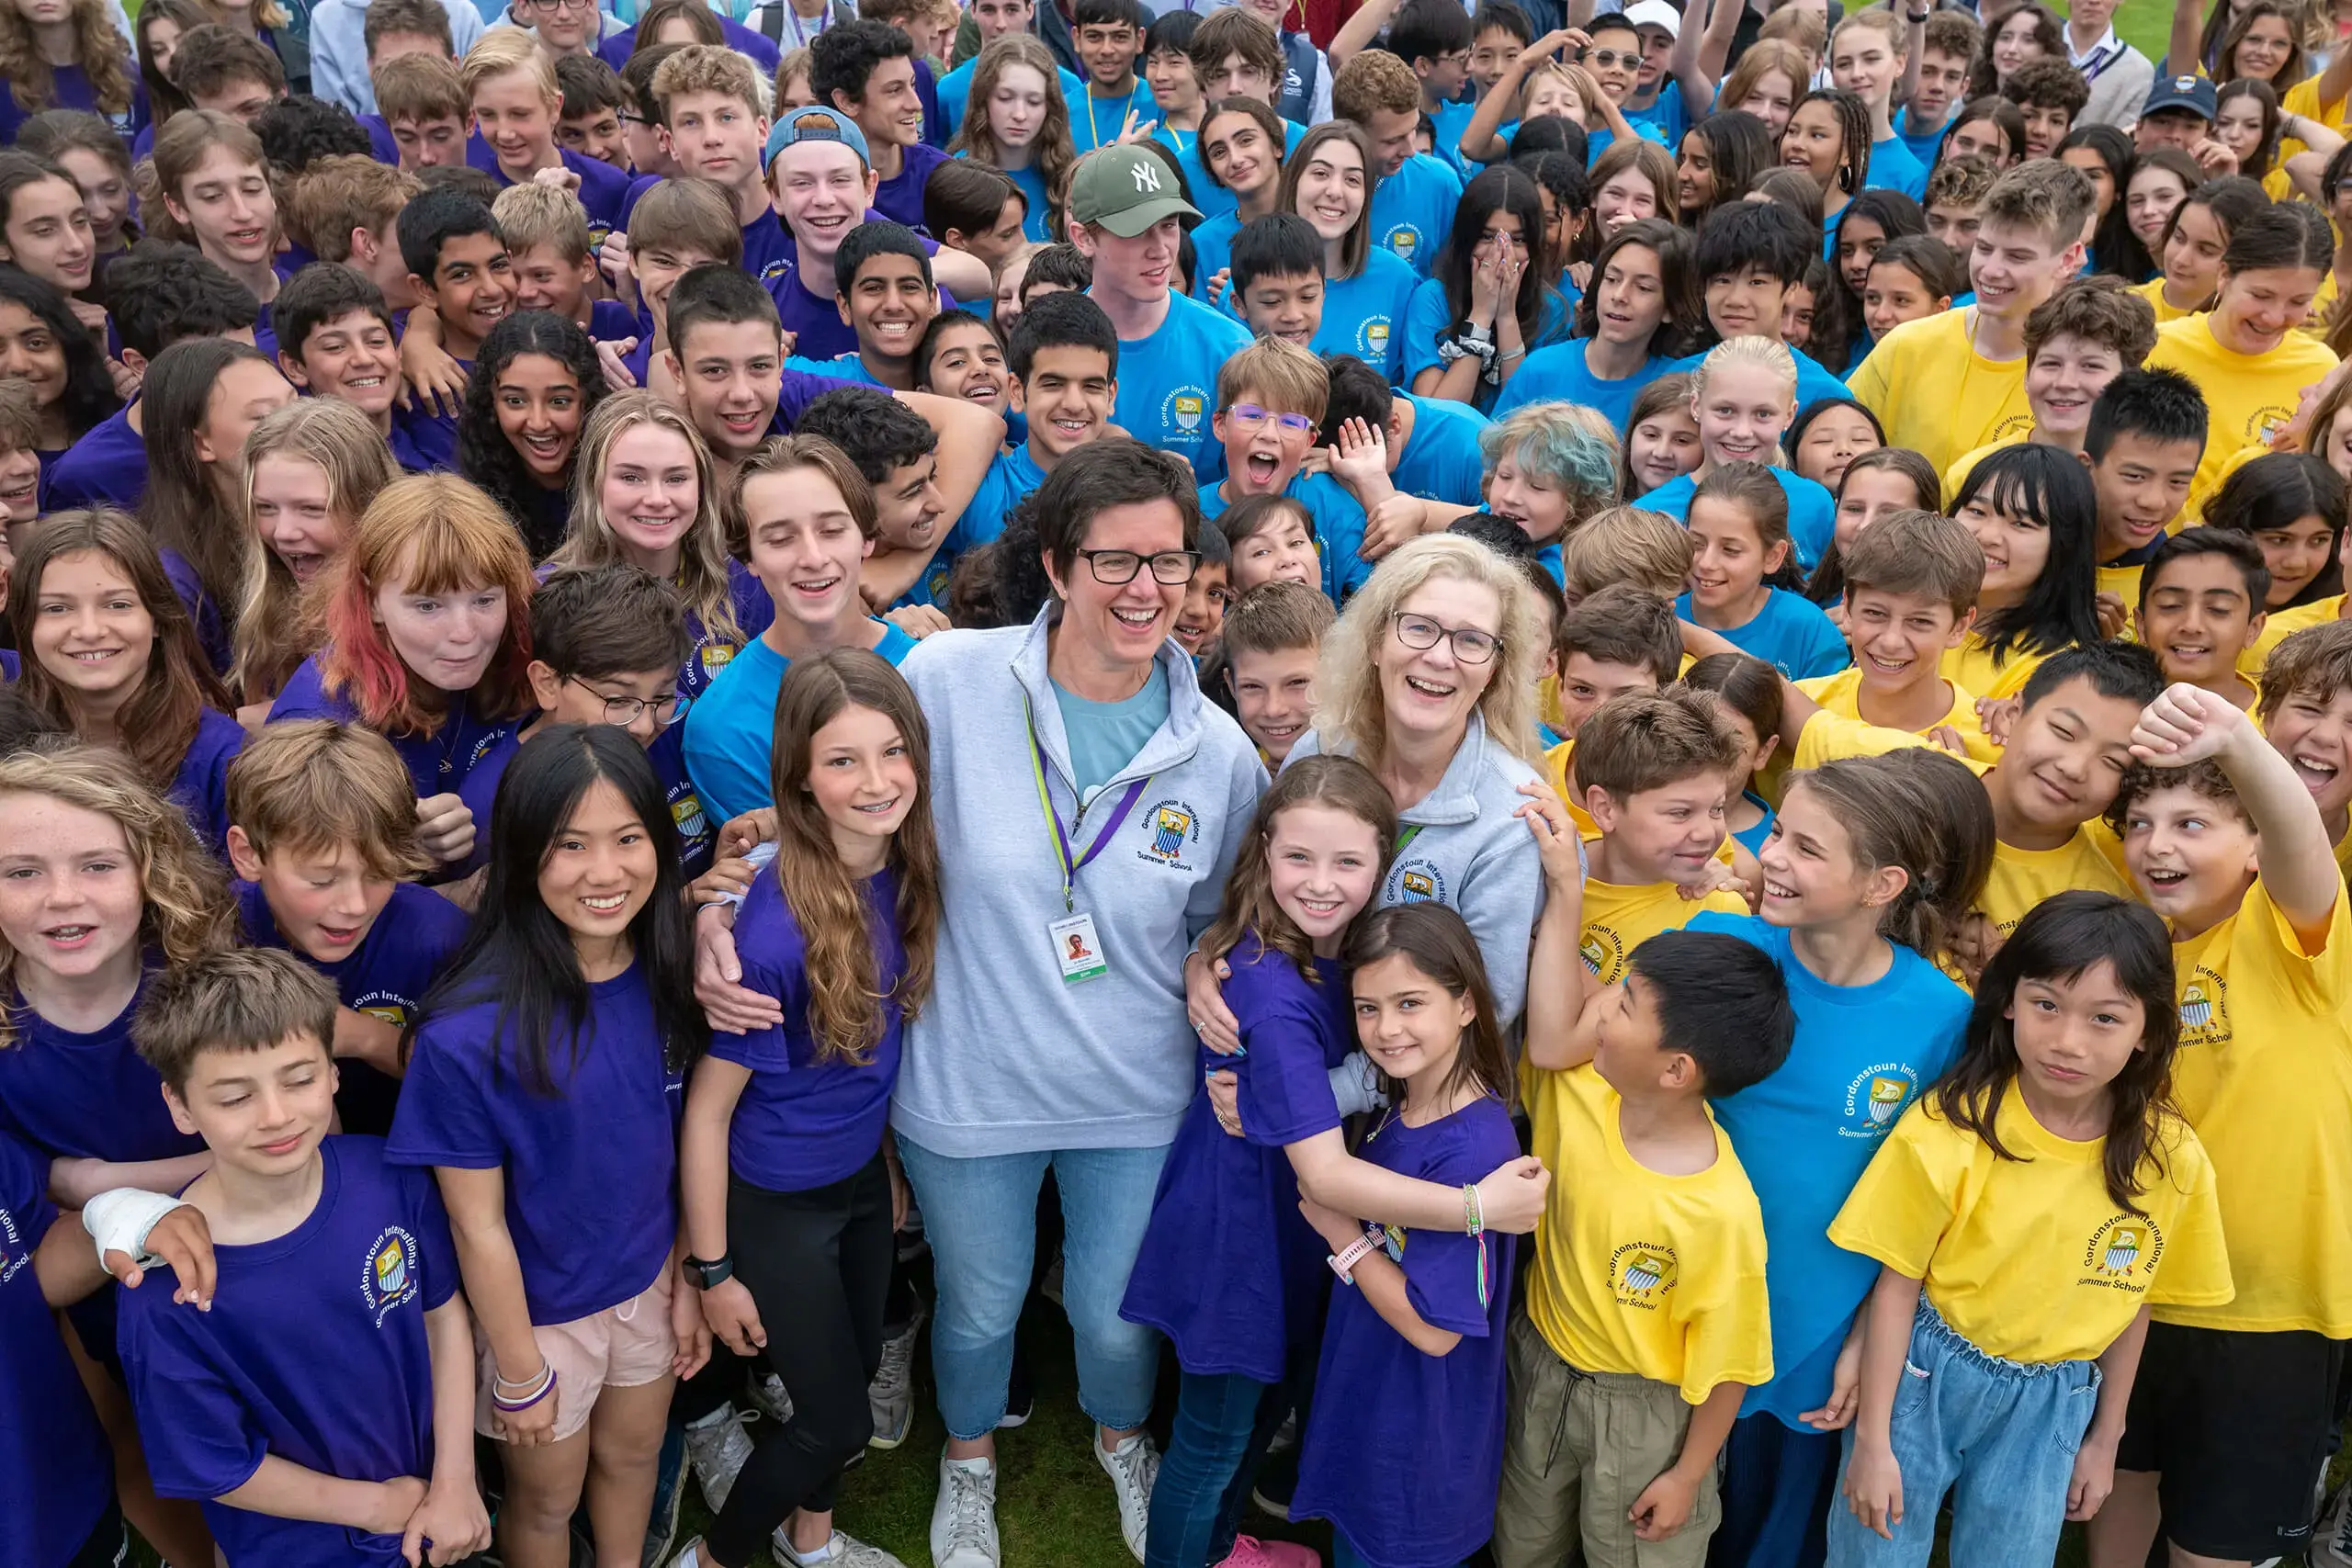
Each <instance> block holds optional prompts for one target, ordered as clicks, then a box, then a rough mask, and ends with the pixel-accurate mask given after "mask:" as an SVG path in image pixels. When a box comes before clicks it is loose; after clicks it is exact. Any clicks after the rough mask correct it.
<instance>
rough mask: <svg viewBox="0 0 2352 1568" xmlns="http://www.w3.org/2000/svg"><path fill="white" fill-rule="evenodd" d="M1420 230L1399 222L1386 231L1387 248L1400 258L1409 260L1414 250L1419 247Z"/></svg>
mask: <svg viewBox="0 0 2352 1568" xmlns="http://www.w3.org/2000/svg"><path fill="white" fill-rule="evenodd" d="M1420 243H1421V235H1420V231H1419V230H1417V229H1414V228H1411V227H1408V226H1407V225H1404V224H1399V225H1397V227H1396V228H1394V229H1391V230H1389V231H1388V248H1389V249H1390V250H1392V251H1395V252H1396V253H1397V256H1398V257H1399V258H1401V259H1402V260H1405V261H1411V260H1412V259H1413V253H1414V251H1416V250H1418V249H1419V247H1420Z"/></svg>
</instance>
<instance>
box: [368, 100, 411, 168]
mask: <svg viewBox="0 0 2352 1568" xmlns="http://www.w3.org/2000/svg"><path fill="white" fill-rule="evenodd" d="M359 124H360V128H361V129H362V130H366V131H367V132H368V152H370V153H372V154H373V155H374V156H375V159H376V162H378V163H379V164H390V165H391V166H392V167H393V168H395V169H397V168H399V167H400V166H401V144H400V142H399V141H396V140H395V139H394V138H393V136H392V128H391V126H390V123H388V122H387V121H386V120H385V118H384V117H383V116H382V115H379V114H363V115H361V116H360V117H359Z"/></svg>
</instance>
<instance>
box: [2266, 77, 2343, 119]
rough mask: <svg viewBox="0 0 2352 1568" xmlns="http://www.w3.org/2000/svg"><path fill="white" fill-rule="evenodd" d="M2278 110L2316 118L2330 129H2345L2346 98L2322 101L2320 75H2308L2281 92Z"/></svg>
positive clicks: (2282, 112) (2307, 117)
mask: <svg viewBox="0 0 2352 1568" xmlns="http://www.w3.org/2000/svg"><path fill="white" fill-rule="evenodd" d="M2278 112H2279V113H2280V114H2281V115H2298V114H2299V115H2301V116H2302V117H2304V118H2306V119H2315V120H2317V121H2319V122H2320V124H2322V125H2324V126H2325V127H2327V128H2328V129H2329V130H2334V131H2338V132H2340V131H2342V130H2343V129H2344V100H2343V99H2342V98H2338V99H2336V100H2335V102H2334V103H2332V104H2323V103H2321V102H2320V101H2319V77H2318V76H2316V75H2311V76H2306V77H2304V78H2303V79H2302V80H2301V81H2300V82H2298V83H2296V84H2295V85H2293V86H2291V87H2290V88H2288V89H2287V90H2286V91H2285V92H2283V93H2281V94H2279V95H2278Z"/></svg>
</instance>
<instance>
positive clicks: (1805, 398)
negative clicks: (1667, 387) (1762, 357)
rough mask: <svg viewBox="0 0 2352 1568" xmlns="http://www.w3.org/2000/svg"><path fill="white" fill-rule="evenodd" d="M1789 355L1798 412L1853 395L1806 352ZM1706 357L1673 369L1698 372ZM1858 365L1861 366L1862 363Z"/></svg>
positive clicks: (1696, 357) (1794, 350)
mask: <svg viewBox="0 0 2352 1568" xmlns="http://www.w3.org/2000/svg"><path fill="white" fill-rule="evenodd" d="M1782 346H1784V347H1785V346H1786V345H1785V344H1783V345H1782ZM1789 355H1790V357H1791V358H1792V359H1794V360H1795V361H1796V366H1797V412H1799V413H1803V412H1804V411H1805V410H1807V409H1809V408H1811V407H1812V406H1813V405H1814V404H1815V403H1816V402H1819V401H1820V400H1822V399H1824V398H1846V397H1851V396H1852V395H1853V394H1852V393H1851V392H1849V391H1848V390H1847V388H1846V383H1845V382H1844V381H1842V380H1840V379H1838V376H1837V374H1836V373H1835V372H1834V371H1832V370H1830V369H1829V368H1828V367H1826V366H1825V365H1823V364H1822V363H1821V361H1819V360H1818V359H1815V357H1814V356H1813V355H1810V354H1807V353H1806V352H1805V351H1804V350H1803V349H1801V348H1792V349H1790V350H1789ZM1706 357H1707V356H1706V355H1704V354H1694V355H1691V357H1690V358H1688V359H1679V360H1677V361H1675V363H1674V368H1675V369H1677V370H1696V369H1698V368H1699V367H1700V365H1701V364H1702V362H1703V361H1704V360H1705V359H1706ZM1856 363H1858V364H1859V363H1860V361H1859V360H1858V361H1857V362H1856Z"/></svg>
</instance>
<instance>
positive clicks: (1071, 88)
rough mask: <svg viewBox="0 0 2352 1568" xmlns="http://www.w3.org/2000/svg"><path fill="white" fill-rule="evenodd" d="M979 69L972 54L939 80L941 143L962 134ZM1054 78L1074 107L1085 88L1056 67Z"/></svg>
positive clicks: (978, 62)
mask: <svg viewBox="0 0 2352 1568" xmlns="http://www.w3.org/2000/svg"><path fill="white" fill-rule="evenodd" d="M979 66H980V57H979V56H978V55H977V54H976V55H974V56H973V57H972V58H971V59H969V60H967V61H966V62H964V63H963V64H961V65H958V66H957V67H956V69H955V70H953V71H950V72H949V73H947V74H946V75H944V76H942V77H941V78H940V79H939V119H940V123H941V125H942V126H943V127H944V132H945V134H944V136H943V137H942V138H941V141H942V142H943V143H944V142H947V141H955V140H956V137H957V136H958V135H960V134H961V133H962V131H963V130H964V104H965V100H966V99H967V98H969V97H970V96H972V73H973V72H975V71H977V70H978V69H979ZM1054 75H1055V76H1056V77H1057V79H1058V80H1059V81H1060V83H1061V89H1062V102H1063V103H1065V104H1073V105H1074V104H1076V103H1077V102H1078V96H1079V94H1080V93H1082V92H1084V91H1085V90H1086V84H1085V83H1083V82H1081V81H1080V80H1079V79H1078V78H1077V77H1076V76H1073V75H1071V74H1070V73H1069V72H1068V71H1067V70H1065V69H1063V68H1062V67H1061V66H1058V65H1057V66H1055V67H1054ZM1147 91H1148V89H1147ZM1005 173H1007V174H1011V173H1012V170H1010V169H1007V170H1006V171H1005ZM1032 238H1035V236H1034V235H1033V236H1032Z"/></svg>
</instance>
